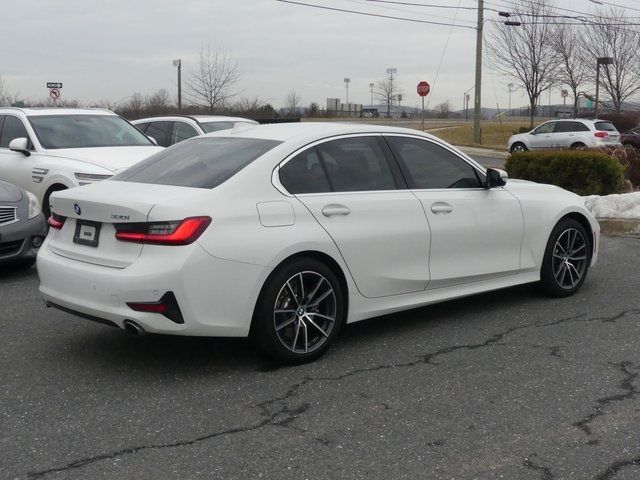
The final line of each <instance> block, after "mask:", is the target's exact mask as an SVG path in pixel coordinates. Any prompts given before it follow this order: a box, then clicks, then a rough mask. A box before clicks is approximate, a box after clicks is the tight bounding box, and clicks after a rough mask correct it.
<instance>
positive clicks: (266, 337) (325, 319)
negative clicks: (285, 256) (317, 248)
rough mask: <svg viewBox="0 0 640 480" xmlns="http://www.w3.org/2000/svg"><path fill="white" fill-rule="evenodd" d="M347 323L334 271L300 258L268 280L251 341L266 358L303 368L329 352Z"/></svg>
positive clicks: (344, 304)
mask: <svg viewBox="0 0 640 480" xmlns="http://www.w3.org/2000/svg"><path fill="white" fill-rule="evenodd" d="M345 318H346V302H345V293H344V291H343V289H342V287H341V285H340V282H339V281H338V279H337V278H336V275H335V274H334V273H333V271H332V270H331V269H330V268H329V267H327V266H326V265H325V264H324V263H322V262H319V261H318V260H315V259H313V258H298V259H295V260H293V261H292V262H290V263H288V264H285V265H284V266H281V267H279V268H278V269H277V270H276V271H275V272H274V273H273V274H272V275H271V276H270V277H269V278H268V279H267V281H266V283H265V285H264V287H263V289H262V292H261V294H260V297H259V299H258V302H257V305H256V308H255V311H254V315H253V323H252V329H251V337H252V340H253V341H254V343H255V344H257V345H258V346H259V347H260V349H261V350H262V351H263V352H265V353H266V354H267V355H269V356H270V357H273V358H275V359H277V360H279V361H281V362H284V363H289V364H300V363H306V362H310V361H312V360H315V359H316V358H318V357H320V356H321V355H322V354H323V353H324V352H325V351H326V350H327V349H328V348H329V346H330V344H331V342H332V341H333V339H334V338H335V337H336V336H337V335H338V333H339V332H340V329H341V328H342V324H343V323H344V321H345Z"/></svg>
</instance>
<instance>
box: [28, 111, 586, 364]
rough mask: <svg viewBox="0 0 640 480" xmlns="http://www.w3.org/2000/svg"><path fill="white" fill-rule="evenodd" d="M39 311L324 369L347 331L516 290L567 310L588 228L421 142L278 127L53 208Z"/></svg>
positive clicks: (174, 150)
mask: <svg viewBox="0 0 640 480" xmlns="http://www.w3.org/2000/svg"><path fill="white" fill-rule="evenodd" d="M52 211H53V216H52V217H51V219H50V220H49V223H50V225H51V230H50V233H49V235H48V237H47V239H46V241H45V243H44V245H43V247H42V248H41V249H40V252H39V254H38V262H37V264H38V273H39V275H40V281H41V285H40V292H41V293H42V295H43V296H44V299H45V301H46V303H47V305H49V306H51V307H57V308H60V309H62V310H65V311H68V312H70V313H74V314H77V315H79V316H83V317H86V318H89V319H92V320H97V321H101V322H103V323H107V324H110V325H113V326H117V327H120V328H124V329H125V330H128V331H131V332H132V333H138V334H139V333H143V332H152V333H164V334H176V335H201V336H237V337H242V336H249V335H250V336H252V337H253V338H254V339H255V340H256V341H257V343H258V344H259V345H261V347H262V348H263V349H264V350H265V351H266V352H267V353H268V354H270V355H272V356H275V357H277V358H279V359H281V360H284V361H288V362H304V361H308V360H311V359H314V358H316V357H318V356H319V355H321V354H322V353H323V352H324V351H325V350H326V349H327V347H328V346H329V345H330V344H331V342H332V340H333V339H334V338H335V337H336V335H337V334H338V333H339V331H340V328H341V326H342V325H343V324H345V323H350V322H356V321H359V320H363V319H365V318H369V317H373V316H376V315H381V314H387V313H391V312H397V311H400V310H404V309H408V308H414V307H419V306H422V305H428V304H431V303H435V302H441V301H444V300H448V299H452V298H456V297H461V296H465V295H471V294H475V293H480V292H486V291H489V290H495V289H499V288H504V287H509V286H512V285H517V284H523V283H533V282H536V283H537V284H538V286H539V287H540V289H541V290H542V291H543V292H545V293H546V294H549V295H554V296H566V295H571V294H573V293H575V292H576V291H577V290H578V289H579V288H580V286H581V285H582V283H583V282H584V280H585V277H586V275H587V270H588V269H589V267H590V266H592V265H593V264H594V263H595V261H596V257H597V247H598V240H599V227H598V223H597V222H596V220H595V219H594V218H593V217H592V216H591V214H590V213H589V211H588V210H587V209H586V208H585V206H584V202H583V201H582V200H581V198H580V197H579V196H577V195H574V194H573V193H570V192H567V191H565V190H562V189H561V188H558V187H555V186H551V185H540V184H535V183H531V182H525V181H518V180H508V182H507V181H506V175H505V174H504V173H503V172H502V173H501V172H499V171H497V170H491V169H488V170H485V169H484V168H482V167H481V166H480V165H478V164H477V163H475V162H474V161H473V160H471V159H470V158H468V157H466V156H465V155H464V154H462V153H461V152H459V151H457V150H456V149H455V148H453V147H451V146H449V145H447V144H446V143H444V142H442V141H440V140H438V139H436V138H435V137H432V136H430V135H427V134H422V133H419V132H416V131H414V130H406V129H398V128H392V127H385V126H362V125H340V124H321V123H312V124H281V125H267V126H256V127H244V128H241V129H237V130H231V131H227V132H224V133H214V134H210V135H206V136H202V137H194V138H192V139H189V140H186V141H184V142H182V143H179V144H177V145H175V146H173V147H170V148H168V149H166V150H164V151H162V152H159V153H157V154H155V155H154V156H152V157H150V158H148V159H147V160H144V161H143V162H141V163H139V164H137V165H135V166H133V167H132V168H130V169H128V170H126V171H125V172H123V173H120V174H119V175H117V176H115V177H113V179H112V180H108V181H104V182H100V183H96V184H92V185H88V186H86V187H84V188H81V189H73V190H68V191H62V192H56V193H55V194H54V195H53V196H52Z"/></svg>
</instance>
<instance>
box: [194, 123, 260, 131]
mask: <svg viewBox="0 0 640 480" xmlns="http://www.w3.org/2000/svg"><path fill="white" fill-rule="evenodd" d="M236 123H244V124H248V125H257V123H256V122H247V121H246V120H239V121H237V122H236V121H233V122H204V123H201V124H200V128H201V129H202V130H204V133H211V132H218V131H220V130H230V129H232V128H233V125H234V124H236Z"/></svg>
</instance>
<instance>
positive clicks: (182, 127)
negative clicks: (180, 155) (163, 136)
mask: <svg viewBox="0 0 640 480" xmlns="http://www.w3.org/2000/svg"><path fill="white" fill-rule="evenodd" d="M196 135H198V132H196V129H195V128H193V127H192V126H191V125H189V124H188V123H185V122H174V124H173V132H172V133H171V145H173V144H174V143H178V142H181V141H183V140H186V139H187V138H191V137H195V136H196Z"/></svg>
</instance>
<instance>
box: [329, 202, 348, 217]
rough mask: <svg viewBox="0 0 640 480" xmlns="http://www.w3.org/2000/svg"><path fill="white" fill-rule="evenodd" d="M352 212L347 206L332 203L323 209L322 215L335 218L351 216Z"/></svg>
mask: <svg viewBox="0 0 640 480" xmlns="http://www.w3.org/2000/svg"><path fill="white" fill-rule="evenodd" d="M350 213H351V210H349V207H347V206H345V205H338V204H336V203H332V204H330V205H325V206H324V207H323V208H322V215H324V216H325V217H333V216H334V215H349V214H350Z"/></svg>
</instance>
